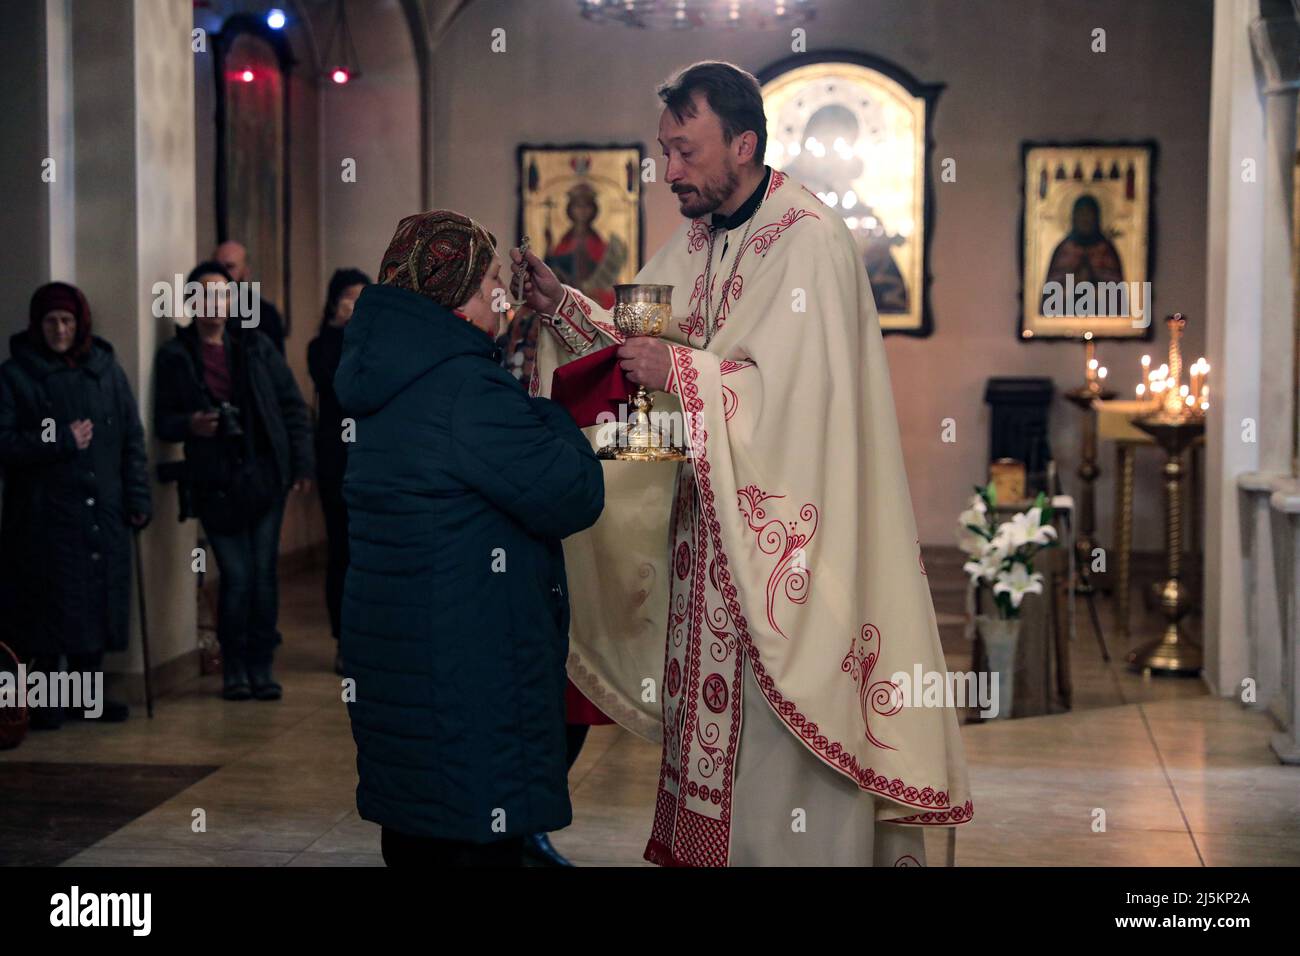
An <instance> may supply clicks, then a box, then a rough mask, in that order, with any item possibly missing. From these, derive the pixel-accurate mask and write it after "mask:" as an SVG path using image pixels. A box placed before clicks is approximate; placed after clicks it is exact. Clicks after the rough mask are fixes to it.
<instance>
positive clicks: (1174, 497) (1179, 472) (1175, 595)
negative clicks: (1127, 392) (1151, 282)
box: [1127, 313, 1205, 675]
mask: <svg viewBox="0 0 1300 956" xmlns="http://www.w3.org/2000/svg"><path fill="white" fill-rule="evenodd" d="M1167 321H1168V323H1169V379H1170V384H1169V386H1168V387H1167V388H1166V389H1165V390H1164V393H1163V394H1162V395H1161V397H1160V401H1159V405H1158V406H1157V407H1156V408H1155V409H1154V410H1152V411H1150V412H1147V413H1145V414H1141V415H1137V416H1135V417H1134V418H1133V420H1132V421H1133V424H1134V426H1135V427H1137V428H1140V429H1141V430H1142V431H1144V432H1146V433H1147V434H1148V435H1150V436H1151V437H1152V438H1154V439H1155V441H1156V443H1157V444H1158V445H1160V447H1161V448H1162V449H1163V450H1164V452H1165V464H1164V486H1165V568H1166V577H1165V580H1164V581H1163V582H1162V583H1161V584H1160V585H1159V589H1160V610H1161V613H1162V614H1163V615H1164V618H1165V624H1164V629H1163V630H1162V632H1161V634H1160V636H1159V637H1157V638H1155V639H1153V640H1150V641H1148V642H1147V643H1145V644H1143V645H1142V646H1141V647H1139V648H1137V649H1136V650H1133V651H1131V652H1130V653H1129V655H1128V658H1127V659H1128V663H1129V666H1130V667H1131V668H1132V669H1133V670H1135V671H1141V672H1149V673H1157V674H1188V675H1194V674H1198V673H1200V670H1201V666H1202V663H1203V656H1202V653H1201V647H1200V645H1199V644H1197V643H1196V642H1195V641H1194V640H1192V639H1191V638H1190V637H1188V636H1187V635H1186V634H1184V633H1183V630H1182V627H1181V623H1180V622H1181V621H1182V619H1183V617H1184V616H1186V614H1187V612H1188V610H1189V609H1190V608H1191V604H1192V602H1191V595H1190V594H1188V591H1187V586H1186V585H1185V584H1184V583H1183V575H1182V565H1183V481H1184V477H1185V476H1184V469H1183V453H1184V452H1185V451H1186V450H1187V448H1188V447H1189V446H1190V445H1191V444H1192V442H1194V441H1195V440H1196V439H1197V438H1198V437H1200V436H1201V435H1202V434H1204V433H1205V415H1204V412H1203V410H1202V407H1201V406H1200V404H1199V402H1198V401H1196V400H1195V399H1194V400H1193V402H1192V403H1190V404H1189V403H1188V402H1187V401H1186V399H1185V398H1184V397H1183V396H1182V394H1181V390H1180V384H1181V378H1182V349H1181V344H1180V341H1179V340H1180V337H1181V335H1182V330H1183V327H1184V326H1185V325H1186V319H1185V318H1184V317H1183V315H1182V314H1181V313H1178V314H1175V315H1171V316H1169V318H1168V319H1167Z"/></svg>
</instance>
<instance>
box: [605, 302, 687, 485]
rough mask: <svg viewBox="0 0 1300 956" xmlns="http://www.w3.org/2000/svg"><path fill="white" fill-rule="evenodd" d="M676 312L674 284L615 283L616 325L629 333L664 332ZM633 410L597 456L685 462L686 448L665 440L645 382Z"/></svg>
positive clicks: (631, 400)
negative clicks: (610, 441) (653, 418)
mask: <svg viewBox="0 0 1300 956" xmlns="http://www.w3.org/2000/svg"><path fill="white" fill-rule="evenodd" d="M672 314H673V287H672V286H670V285H641V284H637V283H629V284H625V285H616V286H614V327H615V328H617V329H618V330H619V331H620V332H622V333H623V334H624V335H625V336H628V337H631V336H635V335H651V336H656V337H657V336H659V335H662V334H663V331H664V326H666V325H667V324H668V320H669V319H670V318H672ZM627 402H628V406H629V408H630V410H631V411H630V413H629V415H628V420H627V423H626V424H625V425H620V426H619V430H618V437H617V438H616V439H615V441H614V443H613V444H610V445H604V446H602V447H601V448H600V449H599V450H598V451H597V452H596V457H597V458H603V459H605V460H613V461H684V460H685V459H686V449H684V448H682V447H681V446H680V445H674V444H672V443H671V441H669V440H667V439H665V437H664V435H663V433H662V432H661V431H660V430H659V428H658V426H657V425H656V424H655V423H654V421H653V420H652V419H651V416H650V413H651V411H652V410H653V409H654V400H653V399H652V398H651V397H650V392H649V391H648V390H647V389H646V387H645V386H644V385H638V386H637V390H636V391H635V392H634V393H633V394H632V395H629V396H628V400H627Z"/></svg>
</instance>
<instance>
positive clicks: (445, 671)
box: [334, 212, 604, 866]
mask: <svg viewBox="0 0 1300 956" xmlns="http://www.w3.org/2000/svg"><path fill="white" fill-rule="evenodd" d="M494 246H495V240H494V239H493V238H492V237H491V234H490V233H488V232H486V231H485V230H484V229H483V228H482V227H481V226H479V225H477V224H476V223H474V222H472V221H471V220H469V219H467V218H465V217H464V216H460V215H457V214H456V213H451V212H431V213H426V214H423V215H419V216H411V217H408V218H407V219H404V220H402V222H401V224H400V225H399V226H398V230H397V235H396V236H394V238H393V242H392V244H391V245H390V246H389V249H388V252H387V253H386V254H385V256H384V261H383V264H382V266H381V268H380V274H379V281H380V284H379V285H373V286H369V287H367V288H366V289H365V291H364V292H362V293H361V298H360V299H359V300H358V301H357V307H356V313H355V315H354V316H353V318H352V321H351V322H350V323H349V324H348V328H347V333H346V335H345V338H344V348H343V361H342V363H341V364H340V366H339V370H338V374H337V375H336V376H335V379H334V383H335V389H336V390H337V392H338V397H339V400H340V401H341V402H342V403H343V407H344V408H345V409H346V410H347V411H348V413H349V414H350V415H353V416H355V417H356V426H357V431H356V439H357V440H356V442H355V443H354V444H353V445H352V447H351V448H350V449H349V451H348V467H347V476H346V478H345V480H344V486H343V493H344V497H345V498H346V499H347V507H348V532H349V545H350V548H351V564H350V566H349V567H348V574H347V583H346V585H345V589H344V598H343V641H342V650H343V662H344V667H345V669H346V671H347V675H348V677H349V678H352V679H354V680H355V682H356V684H355V700H354V701H352V702H350V703H349V705H348V710H349V713H350V715H351V718H352V735H353V737H354V738H355V740H356V744H357V769H358V772H359V776H360V783H359V785H358V787H357V807H358V809H359V811H360V813H361V816H362V817H363V818H364V819H366V820H371V821H374V822H376V823H379V824H380V825H381V826H382V827H383V834H382V845H383V852H384V859H385V861H386V862H388V864H389V865H390V866H401V865H406V864H416V865H419V864H426V865H439V864H443V865H465V864H485V863H486V864H502V865H519V863H520V862H521V859H522V854H523V840H524V838H525V837H526V836H528V835H531V834H534V833H541V832H545V831H548V830H557V829H560V828H561V827H564V826H567V825H568V824H569V823H570V821H571V819H572V810H571V807H570V804H569V792H568V780H567V774H566V772H565V771H566V768H565V760H564V751H565V740H564V686H565V658H566V656H567V653H568V616H569V610H568V597H567V594H566V588H567V584H566V581H565V576H564V558H563V552H562V550H561V546H560V539H561V538H564V537H565V536H567V535H570V534H573V533H575V532H577V531H580V530H582V529H583V528H586V527H588V526H590V525H592V524H594V523H595V521H596V519H597V517H599V515H600V511H601V508H602V507H603V506H604V483H603V476H602V473H601V468H600V463H599V462H598V461H597V460H596V456H595V454H594V453H593V452H592V450H591V447H590V445H589V443H588V441H587V439H586V438H585V437H584V436H583V434H582V432H581V431H579V429H578V428H577V426H576V425H574V423H573V420H572V419H571V418H569V416H568V413H567V412H565V411H564V410H563V409H562V408H560V407H559V406H558V405H555V404H554V403H552V402H550V401H547V400H546V399H533V398H529V396H528V393H527V392H526V391H525V390H524V387H523V386H522V385H520V384H519V383H518V382H517V381H515V379H514V378H513V377H512V376H511V375H510V373H509V372H507V371H506V370H505V369H503V368H501V366H500V365H499V364H498V362H499V360H500V350H499V349H497V347H496V345H495V343H494V341H493V336H494V335H495V334H496V332H497V331H498V326H499V324H500V320H501V313H500V312H496V311H493V306H494V305H496V304H497V303H499V301H500V298H501V294H502V293H504V291H505V290H504V287H503V286H502V284H501V281H500V267H501V266H500V261H499V260H497V259H496V257H495V253H494Z"/></svg>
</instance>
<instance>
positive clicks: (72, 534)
mask: <svg viewBox="0 0 1300 956" xmlns="http://www.w3.org/2000/svg"><path fill="white" fill-rule="evenodd" d="M9 350H10V354H11V356H12V357H11V358H10V359H9V360H8V361H7V362H5V363H4V364H3V365H0V465H3V467H4V470H5V486H4V510H3V517H2V518H0V627H3V629H4V631H5V632H6V633H5V640H6V643H9V644H10V645H11V646H13V645H14V644H16V645H17V646H18V647H19V648H20V649H21V650H20V652H19V653H20V656H22V657H26V658H28V659H30V660H32V661H33V667H34V669H35V670H37V671H40V672H45V673H48V672H51V671H57V670H59V666H60V657H61V656H66V657H67V663H68V670H69V671H71V672H82V673H84V672H96V671H99V670H101V669H102V667H103V659H104V652H105V651H121V650H125V649H126V646H127V640H128V636H129V635H128V628H129V620H130V609H131V535H132V531H133V529H139V528H143V527H144V526H145V525H146V524H148V522H149V517H150V514H151V512H152V505H151V501H150V493H149V475H148V463H147V460H146V456H145V448H144V429H143V427H142V426H141V424H140V414H139V412H138V411H137V409H136V403H135V398H134V397H133V396H132V394H131V385H130V383H129V382H128V381H127V378H126V373H125V372H123V371H122V367H121V366H120V365H119V364H118V363H117V359H116V358H115V357H114V355H113V347H112V346H111V345H109V343H108V342H106V341H104V339H102V338H100V337H99V336H97V335H94V334H92V332H91V319H90V306H89V305H88V304H87V303H86V297H85V296H84V295H83V294H82V293H81V290H80V289H78V288H76V287H75V286H72V285H68V284H67V283H64V282H51V283H50V284H48V285H44V286H41V287H40V288H39V289H37V290H36V293H35V295H33V296H32V302H31V309H30V313H29V319H28V327H27V328H26V329H25V330H24V331H22V332H19V333H18V334H17V335H15V336H13V337H12V338H11V339H10V340H9ZM84 713H85V711H84V710H73V709H69V710H67V711H62V710H60V709H59V708H42V709H33V711H32V714H31V721H32V726H33V728H37V729H53V728H56V727H58V726H60V725H61V724H62V722H63V720H64V718H65V717H67V718H76V717H81V716H82V715H83V714H84ZM127 716H128V708H127V706H126V705H125V704H122V703H116V702H111V701H105V702H104V705H103V712H102V714H101V715H100V719H102V720H105V721H121V720H125V719H126V718H127Z"/></svg>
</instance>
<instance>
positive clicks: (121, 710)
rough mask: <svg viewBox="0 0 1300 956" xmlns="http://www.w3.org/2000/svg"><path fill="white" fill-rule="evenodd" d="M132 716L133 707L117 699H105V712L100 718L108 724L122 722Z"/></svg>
mask: <svg viewBox="0 0 1300 956" xmlns="http://www.w3.org/2000/svg"><path fill="white" fill-rule="evenodd" d="M130 716H131V708H130V707H128V706H127V705H126V704H123V703H121V702H120V701H116V700H106V701H104V712H103V713H102V714H100V715H99V719H100V720H102V721H103V722H104V723H106V724H120V723H122V722H123V721H124V720H126V719H127V718H128V717H130Z"/></svg>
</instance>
